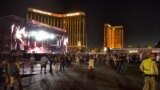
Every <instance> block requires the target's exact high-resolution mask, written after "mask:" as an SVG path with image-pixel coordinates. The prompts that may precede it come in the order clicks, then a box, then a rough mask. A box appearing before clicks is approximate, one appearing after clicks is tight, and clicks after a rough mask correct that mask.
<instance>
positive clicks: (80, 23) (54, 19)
mask: <svg viewBox="0 0 160 90" xmlns="http://www.w3.org/2000/svg"><path fill="white" fill-rule="evenodd" d="M27 19H32V20H36V21H39V22H42V23H45V24H48V25H51V26H54V27H58V28H62V29H65V30H66V32H67V35H68V40H69V42H68V47H72V48H81V47H86V46H87V45H86V28H85V13H84V12H74V13H66V14H56V13H51V12H47V11H42V10H38V9H33V8H28V12H27Z"/></svg>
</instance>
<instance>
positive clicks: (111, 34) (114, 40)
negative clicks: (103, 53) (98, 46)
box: [104, 24, 124, 48]
mask: <svg viewBox="0 0 160 90" xmlns="http://www.w3.org/2000/svg"><path fill="white" fill-rule="evenodd" d="M123 45H124V41H123V26H111V25H109V24H105V25H104V47H107V48H123Z"/></svg>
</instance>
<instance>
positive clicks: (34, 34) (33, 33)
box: [29, 31, 37, 36]
mask: <svg viewBox="0 0 160 90" xmlns="http://www.w3.org/2000/svg"><path fill="white" fill-rule="evenodd" d="M36 34H37V33H36V32H35V31H32V32H30V33H29V36H36Z"/></svg>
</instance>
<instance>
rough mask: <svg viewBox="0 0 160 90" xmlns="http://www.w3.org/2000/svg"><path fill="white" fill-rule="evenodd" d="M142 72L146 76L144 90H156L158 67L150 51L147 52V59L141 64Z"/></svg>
mask: <svg viewBox="0 0 160 90" xmlns="http://www.w3.org/2000/svg"><path fill="white" fill-rule="evenodd" d="M140 70H141V71H142V72H143V74H144V87H143V90H156V79H155V77H156V76H158V67H157V64H156V62H155V61H154V56H153V54H152V53H151V52H150V51H147V52H145V59H143V61H142V62H141V64H140Z"/></svg>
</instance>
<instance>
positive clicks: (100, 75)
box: [15, 64, 160, 90]
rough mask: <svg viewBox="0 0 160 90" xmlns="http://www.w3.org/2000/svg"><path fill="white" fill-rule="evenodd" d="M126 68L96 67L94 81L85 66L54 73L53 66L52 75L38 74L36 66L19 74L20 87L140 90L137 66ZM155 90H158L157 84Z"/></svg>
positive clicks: (76, 89)
mask: <svg viewBox="0 0 160 90" xmlns="http://www.w3.org/2000/svg"><path fill="white" fill-rule="evenodd" d="M126 66H127V68H126V70H125V72H123V73H116V72H115V71H114V70H113V69H111V68H108V67H105V66H104V65H96V66H95V75H96V77H95V80H94V79H89V78H88V77H87V65H85V64H83V65H82V66H81V68H80V70H78V71H75V70H74V69H73V68H66V71H65V72H55V71H54V66H53V73H52V74H51V73H49V72H47V73H46V74H44V73H42V74H40V66H39V65H37V66H36V67H35V70H34V71H35V72H33V73H32V74H31V73H30V71H29V68H25V70H24V71H25V73H21V75H22V85H23V89H24V90H142V87H143V75H142V74H141V73H140V71H139V68H138V66H139V65H134V64H127V65H126ZM22 71H23V70H21V72H22ZM47 71H48V70H47ZM15 86H16V85H15ZM15 88H16V90H18V88H17V87H15ZM157 90H160V83H159V82H158V89H157Z"/></svg>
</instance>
